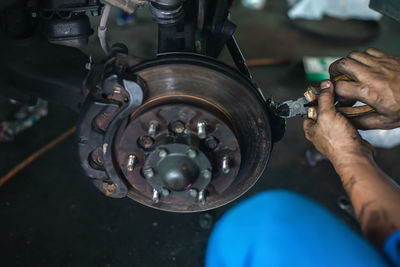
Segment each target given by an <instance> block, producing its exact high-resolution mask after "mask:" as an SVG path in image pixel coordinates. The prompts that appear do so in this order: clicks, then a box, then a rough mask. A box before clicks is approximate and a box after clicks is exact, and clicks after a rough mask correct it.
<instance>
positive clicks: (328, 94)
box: [318, 80, 335, 115]
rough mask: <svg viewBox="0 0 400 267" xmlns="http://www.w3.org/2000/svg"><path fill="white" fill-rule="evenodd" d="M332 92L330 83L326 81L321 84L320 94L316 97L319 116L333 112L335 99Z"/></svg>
mask: <svg viewBox="0 0 400 267" xmlns="http://www.w3.org/2000/svg"><path fill="white" fill-rule="evenodd" d="M333 91H334V88H333V84H332V82H331V81H329V80H326V81H323V82H322V83H321V92H320V94H319V97H318V114H319V115H321V114H322V113H325V112H335V106H334V105H333V102H334V100H335V97H334V95H333Z"/></svg>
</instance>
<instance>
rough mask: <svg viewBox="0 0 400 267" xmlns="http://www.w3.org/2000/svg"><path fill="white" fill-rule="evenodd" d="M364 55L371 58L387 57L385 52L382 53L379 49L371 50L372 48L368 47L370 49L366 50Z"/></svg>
mask: <svg viewBox="0 0 400 267" xmlns="http://www.w3.org/2000/svg"><path fill="white" fill-rule="evenodd" d="M365 53H367V54H369V55H371V56H374V57H388V56H389V55H388V54H386V53H385V52H383V51H381V50H379V49H376V48H373V47H370V48H368V49H366V50H365Z"/></svg>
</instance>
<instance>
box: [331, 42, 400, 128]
mask: <svg viewBox="0 0 400 267" xmlns="http://www.w3.org/2000/svg"><path fill="white" fill-rule="evenodd" d="M329 72H330V75H331V78H333V77H335V76H338V75H341V74H344V75H346V76H348V77H349V78H351V79H352V80H353V81H337V82H336V84H335V91H336V94H337V95H338V96H339V97H341V98H343V99H345V100H359V101H361V102H363V103H366V104H368V105H370V106H372V107H373V108H375V110H376V111H377V113H370V114H366V115H364V116H360V117H356V118H354V119H352V120H351V121H352V123H353V124H354V125H355V126H356V127H357V128H359V129H392V128H396V127H400V58H399V57H395V56H392V55H389V54H386V53H385V52H382V51H380V50H378V49H375V48H368V49H367V50H365V52H357V51H355V52H351V53H350V54H349V55H348V56H347V57H346V58H342V59H339V60H337V61H336V62H334V63H333V64H332V65H331V66H330V68H329Z"/></svg>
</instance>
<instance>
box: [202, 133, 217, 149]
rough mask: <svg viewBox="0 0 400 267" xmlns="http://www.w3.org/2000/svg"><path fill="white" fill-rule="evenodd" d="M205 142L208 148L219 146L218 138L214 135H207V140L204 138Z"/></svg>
mask: <svg viewBox="0 0 400 267" xmlns="http://www.w3.org/2000/svg"><path fill="white" fill-rule="evenodd" d="M204 144H205V145H206V147H207V148H208V149H211V150H214V149H216V148H217V146H218V140H217V138H215V137H214V136H210V137H207V138H206V140H204Z"/></svg>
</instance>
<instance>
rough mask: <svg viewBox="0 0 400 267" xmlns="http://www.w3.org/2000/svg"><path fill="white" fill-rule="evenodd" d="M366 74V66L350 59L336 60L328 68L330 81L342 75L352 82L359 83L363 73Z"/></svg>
mask: <svg viewBox="0 0 400 267" xmlns="http://www.w3.org/2000/svg"><path fill="white" fill-rule="evenodd" d="M367 72H368V66H367V65H364V64H362V63H360V62H358V61H356V60H354V59H352V58H342V59H339V60H336V61H335V62H333V63H332V64H331V65H330V66H329V73H330V75H331V79H333V78H334V77H336V76H338V75H341V74H344V75H346V76H347V77H349V78H351V79H352V80H357V81H359V80H360V78H362V77H363V74H364V73H367Z"/></svg>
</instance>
